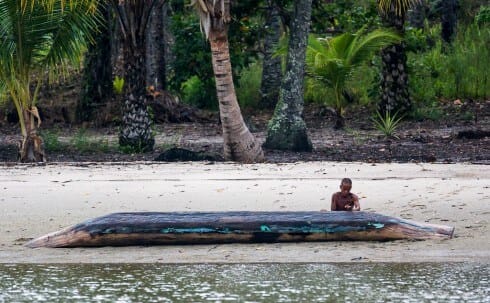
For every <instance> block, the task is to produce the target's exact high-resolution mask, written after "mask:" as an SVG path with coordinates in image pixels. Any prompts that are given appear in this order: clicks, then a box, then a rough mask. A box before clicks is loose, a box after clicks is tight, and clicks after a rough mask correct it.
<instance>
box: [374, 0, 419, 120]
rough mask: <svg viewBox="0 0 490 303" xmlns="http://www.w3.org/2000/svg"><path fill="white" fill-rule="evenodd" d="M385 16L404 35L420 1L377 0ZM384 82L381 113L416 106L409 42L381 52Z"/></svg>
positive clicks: (407, 109)
mask: <svg viewBox="0 0 490 303" xmlns="http://www.w3.org/2000/svg"><path fill="white" fill-rule="evenodd" d="M377 1H378V8H379V12H380V15H381V19H382V20H383V22H384V23H385V25H386V26H387V27H389V28H391V29H393V30H395V31H396V32H398V34H400V36H403V33H404V24H405V19H406V16H407V12H408V10H409V9H410V8H411V7H412V6H414V5H415V4H418V3H419V2H420V0H377ZM381 62H382V72H381V73H382V75H381V76H382V81H381V102H380V104H379V106H378V107H379V108H378V110H379V112H381V113H386V112H399V113H401V114H404V113H406V112H407V111H409V110H410V109H411V108H412V102H411V100H410V94H409V92H408V71H407V56H406V54H405V44H404V43H403V42H400V43H396V44H393V45H391V46H388V47H386V48H384V49H383V51H382V53H381Z"/></svg>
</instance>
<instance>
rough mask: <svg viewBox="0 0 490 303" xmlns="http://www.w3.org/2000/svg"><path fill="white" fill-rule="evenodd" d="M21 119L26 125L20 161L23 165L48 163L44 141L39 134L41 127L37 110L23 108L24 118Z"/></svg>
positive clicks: (21, 144)
mask: <svg viewBox="0 0 490 303" xmlns="http://www.w3.org/2000/svg"><path fill="white" fill-rule="evenodd" d="M19 118H20V119H22V120H23V124H24V127H23V128H24V129H23V130H22V141H21V142H20V146H19V161H20V162H23V163H27V162H46V156H45V154H44V146H43V140H42V138H41V137H40V136H38V134H37V128H38V127H39V125H40V120H39V114H38V112H37V108H36V107H32V108H31V109H25V108H22V117H19ZM36 120H37V121H36Z"/></svg>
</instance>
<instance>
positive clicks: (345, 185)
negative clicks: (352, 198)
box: [340, 183, 352, 194]
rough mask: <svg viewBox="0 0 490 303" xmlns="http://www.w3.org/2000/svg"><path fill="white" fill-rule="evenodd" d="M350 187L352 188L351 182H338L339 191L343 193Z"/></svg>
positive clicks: (347, 191)
mask: <svg viewBox="0 0 490 303" xmlns="http://www.w3.org/2000/svg"><path fill="white" fill-rule="evenodd" d="M351 188H352V185H351V184H346V183H342V184H340V192H341V193H343V194H347V193H349V192H350V189H351Z"/></svg>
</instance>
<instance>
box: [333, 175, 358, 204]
mask: <svg viewBox="0 0 490 303" xmlns="http://www.w3.org/2000/svg"><path fill="white" fill-rule="evenodd" d="M351 188H352V180H351V179H349V178H344V179H342V181H341V182H340V191H339V192H336V193H335V194H333V195H332V206H331V210H332V211H342V210H343V211H359V210H361V205H360V204H359V198H358V197H357V196H356V195H355V194H353V193H351V192H350V190H351Z"/></svg>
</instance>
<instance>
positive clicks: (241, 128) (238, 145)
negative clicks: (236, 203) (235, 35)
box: [191, 0, 264, 163]
mask: <svg viewBox="0 0 490 303" xmlns="http://www.w3.org/2000/svg"><path fill="white" fill-rule="evenodd" d="M191 3H192V5H193V6H194V7H195V8H196V11H197V13H198V15H199V17H200V20H201V29H202V30H203V31H204V33H205V35H206V38H207V39H208V40H209V43H210V45H211V52H212V61H213V70H214V76H215V79H216V91H217V95H218V102H219V109H220V117H221V125H222V128H223V141H224V157H225V159H227V160H232V161H239V162H245V163H250V162H260V161H263V160H264V154H263V151H262V147H261V146H260V144H259V143H258V142H257V140H256V139H255V137H254V136H253V135H252V133H250V131H249V129H248V128H247V126H246V125H245V123H244V121H243V117H242V114H241V111H240V107H239V105H238V101H237V97H236V93H235V87H234V85H233V76H232V69H231V62H230V52H229V46H228V23H229V22H230V20H231V16H230V5H231V3H230V0H192V2H191Z"/></svg>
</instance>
